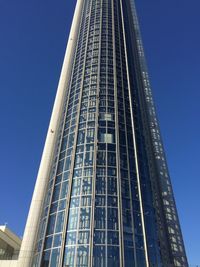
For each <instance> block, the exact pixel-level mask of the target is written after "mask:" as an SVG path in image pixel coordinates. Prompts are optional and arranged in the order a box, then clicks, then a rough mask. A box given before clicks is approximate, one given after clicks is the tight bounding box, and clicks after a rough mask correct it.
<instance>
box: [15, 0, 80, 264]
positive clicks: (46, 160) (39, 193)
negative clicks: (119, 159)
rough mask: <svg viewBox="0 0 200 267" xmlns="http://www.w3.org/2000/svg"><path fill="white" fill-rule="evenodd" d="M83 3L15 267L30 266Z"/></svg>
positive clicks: (73, 30)
mask: <svg viewBox="0 0 200 267" xmlns="http://www.w3.org/2000/svg"><path fill="white" fill-rule="evenodd" d="M83 3H84V0H77V4H76V9H75V13H74V18H73V22H72V27H71V31H70V35H69V39H68V45H67V49H66V54H65V58H64V62H63V67H62V71H61V76H60V80H59V84H58V90H57V94H56V98H55V103H54V107H53V111H52V116H51V120H50V124H49V129H48V132H47V137H46V142H45V146H44V150H43V154H42V159H41V163H40V167H39V171H38V176H37V180H36V184H35V189H34V193H33V197H32V202H31V206H30V210H29V214H28V219H27V223H26V227H25V231H24V236H23V241H22V245H21V250H20V254H19V260H18V267H31V263H32V258H33V255H34V249H35V248H34V246H35V242H36V237H37V231H38V227H39V223H40V216H41V211H42V205H43V201H44V198H45V194H46V188H47V184H48V180H49V174H50V169H51V165H52V160H53V154H54V149H55V145H56V140H57V135H58V129H59V123H60V117H61V114H62V108H63V104H64V98H65V95H66V88H67V86H68V84H69V81H70V77H71V70H72V66H73V60H74V54H75V49H76V43H77V38H78V32H79V26H80V19H81V12H82V7H83Z"/></svg>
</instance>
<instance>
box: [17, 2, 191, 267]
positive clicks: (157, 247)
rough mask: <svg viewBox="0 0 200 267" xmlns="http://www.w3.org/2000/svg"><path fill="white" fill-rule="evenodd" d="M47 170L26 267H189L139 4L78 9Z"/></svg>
mask: <svg viewBox="0 0 200 267" xmlns="http://www.w3.org/2000/svg"><path fill="white" fill-rule="evenodd" d="M41 166H42V167H40V171H39V174H38V179H37V183H36V189H35V192H34V196H33V201H32V205H31V209H30V214H29V219H28V221H27V226H26V230H25V236H24V241H23V243H22V247H23V248H22V252H21V254H20V262H21V263H20V264H21V265H20V267H22V266H24V267H26V266H27V267H30V266H32V267H64V266H70V267H73V266H76V267H77V266H79V267H89V266H94V267H104V266H105V267H106V266H108V267H111V266H115V267H118V266H119V267H122V266H125V267H129V266H130V267H133V266H135V267H149V266H155V267H168V266H181V267H187V266H188V264H187V258H186V255H185V249H184V244H183V239H182V234H181V230H180V225H179V220H178V215H177V211H176V206H175V202H174V197H173V192H172V187H171V183H170V178H169V174H168V170H167V164H166V160H165V155H164V151H163V146H162V142H161V138H160V132H159V126H158V122H157V118H156V114H155V108H154V104H153V100H152V94H151V89H150V85H149V79H148V73H147V70H146V66H145V60H144V53H143V47H142V42H141V37H140V33H139V26H138V21H137V16H136V13H135V6H134V1H133V0H78V1H77V6H76V12H75V16H74V20H73V25H72V30H71V33H70V37H69V43H68V48H67V52H66V56H65V61H64V65H63V70H62V74H61V80H60V83H59V87H58V93H57V100H56V102H55V106H54V111H53V115H52V119H51V122H50V127H49V131H48V135H47V141H46V144H45V149H44V153H43V158H42V162H41ZM41 169H42V170H41ZM22 264H23V265H22Z"/></svg>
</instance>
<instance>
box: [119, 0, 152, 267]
mask: <svg viewBox="0 0 200 267" xmlns="http://www.w3.org/2000/svg"><path fill="white" fill-rule="evenodd" d="M120 6H121V17H122V28H123V36H124V50H125V58H126V66H127V80H128V91H129V102H130V111H131V121H132V132H133V144H134V156H135V166H136V176H137V184H138V193H139V201H140V212H141V221H142V230H143V239H144V249H145V260H146V267H149V259H148V250H147V238H146V231H145V223H144V211H143V201H142V192H141V185H140V172H139V164H138V155H137V154H138V152H137V144H136V133H135V122H134V116H133V106H132V95H131V87H130V78H129V67H128V55H127V47H126V35H125V26H124V17H123V15H124V13H123V6H122V0H120Z"/></svg>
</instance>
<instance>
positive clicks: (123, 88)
mask: <svg viewBox="0 0 200 267" xmlns="http://www.w3.org/2000/svg"><path fill="white" fill-rule="evenodd" d="M116 7H117V13H118V32H119V47H120V50H119V53H120V62H121V64H120V70H121V80H122V97H123V106H124V121H125V136H126V153H127V166H128V179H129V197H130V207H131V220H132V231H133V244H134V263H135V267H137V260H136V245H135V229H134V219H133V212H134V211H133V202H132V193H131V177H130V163H129V149H128V145H129V144H128V137H127V134H128V133H127V118H126V103H125V94H124V90H125V85H124V79H123V77H124V73H123V66H122V53H121V45H122V44H121V35H120V24H119V8H118V3H117V4H116Z"/></svg>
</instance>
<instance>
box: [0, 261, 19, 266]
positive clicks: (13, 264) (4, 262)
mask: <svg viewBox="0 0 200 267" xmlns="http://www.w3.org/2000/svg"><path fill="white" fill-rule="evenodd" d="M0 267H17V261H15V260H10V261H1V260H0Z"/></svg>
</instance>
